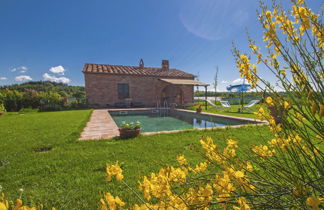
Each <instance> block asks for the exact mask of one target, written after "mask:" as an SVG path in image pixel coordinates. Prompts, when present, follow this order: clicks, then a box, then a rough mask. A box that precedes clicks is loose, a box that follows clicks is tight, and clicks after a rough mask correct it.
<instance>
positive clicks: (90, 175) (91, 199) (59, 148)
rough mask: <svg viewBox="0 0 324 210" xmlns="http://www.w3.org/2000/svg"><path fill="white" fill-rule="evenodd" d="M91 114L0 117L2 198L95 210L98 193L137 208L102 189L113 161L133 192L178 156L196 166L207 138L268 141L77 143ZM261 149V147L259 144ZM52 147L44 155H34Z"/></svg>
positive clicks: (262, 134)
mask: <svg viewBox="0 0 324 210" xmlns="http://www.w3.org/2000/svg"><path fill="white" fill-rule="evenodd" d="M90 113H91V111H90V110H83V111H62V112H47V113H28V114H24V115H19V114H6V115H4V116H1V117H0V127H1V129H0V138H1V141H0V185H1V186H2V188H3V192H4V193H5V194H6V197H7V198H8V197H9V198H10V199H11V200H13V199H14V198H17V197H19V195H20V193H19V189H20V188H23V189H24V192H23V195H22V198H23V199H24V201H28V200H32V201H33V202H36V203H43V204H44V205H45V209H47V208H49V207H56V208H57V209H96V208H97V206H98V203H99V199H100V193H102V192H107V191H109V192H111V193H112V194H114V195H119V196H120V197H121V198H122V199H123V200H124V201H125V202H127V203H133V202H137V203H138V201H137V200H136V198H135V196H134V195H133V194H132V193H131V192H130V191H129V190H127V189H126V187H125V186H123V185H121V184H119V183H118V184H117V183H105V165H106V163H109V164H110V163H114V162H115V161H116V160H119V162H120V163H121V165H122V168H123V170H124V175H125V181H126V182H127V183H129V185H130V186H132V187H133V188H135V189H137V186H138V180H140V179H141V177H142V176H143V175H148V174H149V173H150V172H152V171H157V170H158V169H159V168H160V167H162V166H163V165H165V164H168V163H170V164H176V161H175V158H176V156H177V155H178V154H185V155H186V156H187V159H188V160H189V161H191V162H192V163H197V162H198V161H199V160H201V155H200V152H201V150H200V147H199V143H198V140H199V138H200V137H201V136H211V137H212V138H213V139H214V140H215V142H216V143H217V144H219V145H224V143H225V139H226V138H234V139H237V140H238V141H239V145H242V147H248V146H249V145H251V144H257V143H258V142H260V141H262V139H269V138H270V136H271V134H270V133H269V132H268V128H267V127H265V126H262V127H260V126H258V127H252V126H250V127H244V128H237V129H215V130H209V131H197V130H196V131H186V132H181V133H173V134H160V135H154V136H140V137H137V138H134V139H131V140H116V139H111V140H102V141H82V142H81V141H76V139H77V138H78V136H79V134H80V131H81V130H82V127H83V126H84V125H85V123H86V121H87V119H88V117H89V115H90ZM260 143H261V142H260ZM42 147H52V150H50V151H47V152H35V149H39V148H42Z"/></svg>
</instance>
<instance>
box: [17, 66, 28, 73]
mask: <svg viewBox="0 0 324 210" xmlns="http://www.w3.org/2000/svg"><path fill="white" fill-rule="evenodd" d="M19 69H20V73H25V72H26V71H28V68H27V67H26V66H20V67H19Z"/></svg>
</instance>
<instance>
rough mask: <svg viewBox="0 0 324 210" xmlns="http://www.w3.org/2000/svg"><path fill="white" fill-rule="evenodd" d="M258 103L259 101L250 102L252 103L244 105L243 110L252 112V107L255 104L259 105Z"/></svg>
mask: <svg viewBox="0 0 324 210" xmlns="http://www.w3.org/2000/svg"><path fill="white" fill-rule="evenodd" d="M259 102H260V100H252V101H250V102H249V103H248V104H247V105H245V106H243V110H244V109H247V110H250V111H252V109H251V108H252V107H253V106H255V105H256V104H257V103H259Z"/></svg>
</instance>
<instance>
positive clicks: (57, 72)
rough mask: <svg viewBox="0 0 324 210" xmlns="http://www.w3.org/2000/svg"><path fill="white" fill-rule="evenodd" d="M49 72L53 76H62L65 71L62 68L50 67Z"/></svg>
mask: <svg viewBox="0 0 324 210" xmlns="http://www.w3.org/2000/svg"><path fill="white" fill-rule="evenodd" d="M49 71H50V72H52V73H54V74H60V75H64V72H65V69H64V67H63V66H54V67H51V68H50V70H49Z"/></svg>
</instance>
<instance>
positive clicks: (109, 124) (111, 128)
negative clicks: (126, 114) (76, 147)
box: [79, 109, 119, 140]
mask: <svg viewBox="0 0 324 210" xmlns="http://www.w3.org/2000/svg"><path fill="white" fill-rule="evenodd" d="M115 136H119V131H118V127H117V125H116V123H115V122H114V120H113V119H112V117H111V116H110V114H109V113H108V110H106V109H97V110H93V112H92V115H91V117H90V120H89V122H88V123H87V126H86V127H85V128H84V130H83V131H82V133H81V137H80V138H79V140H98V139H109V138H113V137H115Z"/></svg>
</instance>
